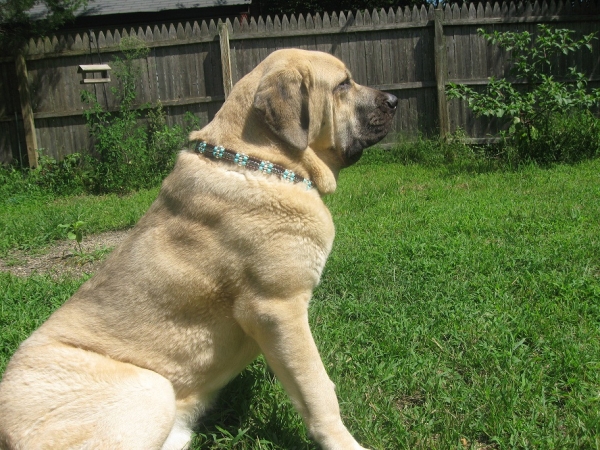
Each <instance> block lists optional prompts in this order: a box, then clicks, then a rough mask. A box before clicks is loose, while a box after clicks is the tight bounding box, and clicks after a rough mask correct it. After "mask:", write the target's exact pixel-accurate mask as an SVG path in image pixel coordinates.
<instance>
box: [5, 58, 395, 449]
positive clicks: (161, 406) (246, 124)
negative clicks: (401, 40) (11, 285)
mask: <svg viewBox="0 0 600 450" xmlns="http://www.w3.org/2000/svg"><path fill="white" fill-rule="evenodd" d="M396 104H397V99H396V97H394V96H393V95H390V94H385V93H383V92H380V91H376V90H373V89H370V88H367V87H363V86H359V85H357V84H356V83H354V81H352V78H351V76H350V73H349V72H348V70H347V69H346V68H345V66H344V65H343V64H342V62H341V61H339V60H338V59H336V58H334V57H333V56H330V55H328V54H325V53H320V52H308V51H304V50H282V51H277V52H275V53H273V54H271V55H270V56H269V57H268V58H266V59H265V60H264V61H263V62H262V63H261V64H260V65H258V66H257V67H256V68H255V69H254V70H253V71H252V72H251V73H250V74H248V75H247V76H246V77H244V78H243V79H242V80H241V81H240V82H239V83H238V84H237V85H236V86H235V88H234V89H233V91H232V92H231V95H230V97H229V98H228V100H227V101H226V102H225V104H224V105H223V107H222V108H221V110H220V111H219V112H218V114H217V115H216V116H215V118H214V120H213V121H212V122H211V123H209V124H208V125H207V126H206V127H205V128H204V129H202V130H200V131H197V132H194V133H192V135H191V140H192V141H193V142H194V148H195V149H196V152H195V151H194V150H188V151H184V152H182V153H181V154H180V156H179V158H178V161H177V164H176V166H175V168H174V170H173V172H172V173H171V174H170V175H169V176H168V177H167V179H166V180H165V181H164V183H163V186H162V189H161V191H160V194H159V196H158V199H157V200H156V201H155V202H154V204H153V205H152V206H151V208H150V210H149V211H148V212H147V213H146V215H145V216H144V217H143V218H142V219H141V220H140V222H139V223H138V224H137V226H136V227H135V228H134V229H133V230H132V231H131V233H130V235H129V236H128V238H127V240H126V241H124V242H123V243H122V244H121V245H120V246H119V247H118V248H117V249H116V250H114V252H113V253H112V254H111V256H110V258H109V259H108V260H107V261H106V263H105V264H104V266H103V267H102V269H101V270H100V271H99V272H98V273H97V274H96V275H95V276H94V277H93V278H92V279H90V280H89V281H87V282H86V283H85V284H84V285H83V286H82V287H81V288H80V289H79V291H77V293H75V295H74V296H73V297H72V298H71V299H70V300H69V301H67V302H66V303H65V304H64V305H63V306H62V307H61V308H60V309H58V310H57V311H56V312H55V313H54V314H53V315H52V316H51V317H50V318H49V319H48V321H47V322H46V323H44V324H43V325H42V326H41V327H40V328H39V329H38V330H37V331H36V332H35V333H34V334H33V335H32V336H31V337H30V338H29V339H27V340H26V341H25V342H24V343H23V344H22V345H21V346H20V348H19V349H18V350H17V352H16V353H15V355H14V356H13V358H12V359H11V361H10V363H9V365H8V368H7V370H6V372H5V374H4V378H3V380H2V383H1V384H0V447H1V448H2V449H33V450H40V449H73V448H77V449H111V450H114V449H124V450H133V449H140V450H149V449H161V448H162V449H177V450H179V449H181V448H185V447H186V446H187V445H188V444H189V440H190V437H191V434H192V427H193V425H194V423H195V421H196V420H197V419H198V417H199V416H200V415H201V414H202V412H203V411H204V410H205V409H206V408H207V407H208V406H209V405H210V403H211V401H212V400H213V399H214V398H215V396H216V394H217V392H218V391H219V389H221V388H222V387H223V386H225V384H227V383H228V382H229V381H230V380H231V379H232V378H233V377H235V376H236V375H237V374H238V373H239V372H240V371H241V370H242V369H243V368H244V367H245V366H246V365H247V364H249V363H250V362H251V361H252V360H253V359H254V358H256V357H257V355H259V354H260V353H261V352H262V353H263V354H264V356H265V358H266V360H267V361H268V363H269V365H270V367H271V368H272V370H273V371H274V372H275V374H276V376H277V378H278V379H279V380H280V382H281V383H282V385H283V386H284V388H285V390H286V391H287V393H288V394H289V396H290V398H291V399H292V402H293V404H294V406H295V407H296V409H297V410H298V411H299V413H300V414H301V415H302V418H303V419H304V422H305V423H306V426H307V428H308V430H309V432H310V435H311V436H312V437H313V438H314V439H315V440H316V441H317V442H318V443H319V444H320V445H321V447H322V448H324V449H328V450H333V449H337V450H350V449H354V450H356V449H362V447H361V446H360V445H359V444H358V443H357V442H356V441H355V440H354V439H353V438H352V436H351V435H350V433H349V432H348V431H347V430H346V428H345V427H344V425H343V424H342V420H341V418H340V412H339V408H338V402H337V399H336V395H335V392H334V385H333V383H332V382H331V381H330V380H329V378H328V376H327V374H326V372H325V368H324V367H323V364H322V363H321V359H320V357H319V354H318V352H317V348H316V346H315V343H314V341H313V339H312V336H311V332H310V329H309V325H308V315H307V309H308V303H309V300H310V297H311V294H312V291H313V289H314V288H315V286H316V285H317V283H318V282H319V278H320V276H321V271H322V270H323V266H324V265H325V260H326V259H327V256H328V254H329V251H330V249H331V245H332V241H333V236H334V227H333V222H332V220H331V216H330V213H329V211H328V210H327V208H326V207H325V205H324V204H323V202H322V200H321V197H320V195H322V194H327V193H330V192H333V191H334V190H335V188H336V177H337V174H338V172H339V170H340V169H341V168H343V167H346V166H348V165H350V164H352V163H353V162H355V161H357V160H358V158H359V157H360V155H361V152H362V149H363V148H364V147H367V146H369V145H371V144H373V143H375V142H377V141H379V140H380V139H381V138H382V137H383V136H384V135H385V134H386V133H387V131H388V129H389V126H390V123H391V120H392V117H393V115H394V112H395V109H396ZM200 141H205V142H207V143H208V144H210V145H208V146H204V145H203V144H201V143H200ZM212 145H215V146H223V147H224V148H225V149H231V150H232V151H233V153H229V152H228V151H226V150H221V149H220V148H217V149H213V147H212ZM235 152H238V153H243V154H245V155H249V156H250V157H251V158H244V155H243V154H242V155H238V156H237V157H236V156H235ZM213 153H214V155H213ZM255 158H257V159H255ZM258 160H265V161H263V162H262V166H261V163H260V161H258ZM269 162H270V163H274V165H273V166H270V165H269V164H270V163H269ZM279 166H282V167H283V168H285V169H287V170H286V171H285V172H284V171H283V169H279ZM290 171H293V173H292V172H290ZM269 172H270V174H269ZM309 180H310V181H309ZM297 181H301V182H300V183H298V182H297ZM311 184H312V188H311Z"/></svg>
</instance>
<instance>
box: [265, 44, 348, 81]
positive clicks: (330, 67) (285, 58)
mask: <svg viewBox="0 0 600 450" xmlns="http://www.w3.org/2000/svg"><path fill="white" fill-rule="evenodd" d="M264 63H265V64H266V65H267V66H269V67H271V68H275V67H277V68H290V67H296V68H298V69H299V70H302V69H303V68H305V67H310V68H311V69H312V71H313V72H314V73H315V75H317V76H321V75H322V76H332V75H334V76H335V77H336V78H337V77H338V76H341V77H342V78H343V77H346V76H349V75H350V73H349V71H348V69H347V68H346V65H345V64H344V63H343V62H342V61H340V60H339V59H338V58H336V57H335V56H333V55H330V54H329V53H325V52H318V51H310V50H302V49H298V48H293V49H283V50H277V51H275V52H273V53H271V54H270V55H269V56H268V57H267V58H266V59H265V61H264Z"/></svg>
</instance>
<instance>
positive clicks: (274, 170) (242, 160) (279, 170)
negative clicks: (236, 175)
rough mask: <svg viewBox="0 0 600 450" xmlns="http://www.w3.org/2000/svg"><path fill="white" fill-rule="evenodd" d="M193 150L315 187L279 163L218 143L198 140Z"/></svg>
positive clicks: (308, 187) (308, 186)
mask: <svg viewBox="0 0 600 450" xmlns="http://www.w3.org/2000/svg"><path fill="white" fill-rule="evenodd" d="M194 151H195V152H196V153H199V154H201V155H204V156H206V157H207V158H210V159H214V160H225V161H228V162H231V163H233V164H236V165H238V166H240V167H247V168H248V169H251V170H258V171H259V172H262V173H266V174H273V175H276V176H278V177H279V178H281V179H282V180H285V181H289V182H290V183H303V184H304V185H305V186H306V190H309V189H312V188H315V189H316V188H317V186H316V185H315V183H313V182H312V181H310V180H309V179H308V178H303V177H301V176H300V175H296V174H295V173H294V172H292V171H291V170H288V169H286V168H285V167H282V166H280V165H279V164H273V163H272V162H270V161H264V160H262V159H258V158H254V157H253V156H248V155H246V154H244V153H237V152H234V151H231V150H227V149H226V148H223V147H221V146H220V145H216V146H215V145H211V144H207V143H206V142H204V141H198V142H197V143H196V145H195V146H194Z"/></svg>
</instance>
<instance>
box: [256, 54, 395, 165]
mask: <svg viewBox="0 0 600 450" xmlns="http://www.w3.org/2000/svg"><path fill="white" fill-rule="evenodd" d="M263 64H264V65H265V66H266V67H265V70H264V72H263V74H262V77H261V78H260V82H259V85H258V88H257V90H256V93H255V95H254V102H253V106H254V108H255V109H256V110H257V111H258V112H259V113H260V115H261V117H262V118H263V120H264V122H265V124H267V126H268V127H269V128H270V130H271V132H272V133H273V134H274V135H275V136H277V137H278V138H279V139H280V140H281V141H282V142H283V143H285V144H287V145H289V146H290V147H291V148H293V149H295V150H298V151H304V150H305V149H307V148H308V147H310V148H311V149H313V150H314V151H315V152H317V153H318V154H322V153H323V152H332V151H333V153H334V154H335V155H336V158H335V159H337V160H338V165H339V166H340V168H341V167H346V166H349V165H351V164H353V163H355V162H356V161H358V159H359V158H360V156H361V154H362V150H363V149H364V148H366V147H369V146H371V145H373V144H375V143H377V142H379V141H380V140H381V139H382V138H383V137H384V136H385V135H386V134H387V132H388V131H389V128H390V125H391V123H392V118H393V117H394V113H395V111H396V105H397V103H398V99H397V98H396V97H395V96H393V95H391V94H387V93H385V92H381V91H378V90H375V89H371V88H368V87H366V86H361V85H359V84H357V83H356V82H355V81H354V80H353V79H352V75H351V74H350V72H349V71H348V69H347V68H346V66H345V65H344V64H343V63H342V62H341V61H340V60H339V59H337V58H335V57H334V56H331V55H329V54H327V53H322V52H312V51H305V50H297V49H289V50H280V51H277V52H274V53H272V54H271V55H270V56H269V57H268V58H267V59H266V60H265V61H264V62H263ZM330 156H331V155H330ZM329 159H332V158H329Z"/></svg>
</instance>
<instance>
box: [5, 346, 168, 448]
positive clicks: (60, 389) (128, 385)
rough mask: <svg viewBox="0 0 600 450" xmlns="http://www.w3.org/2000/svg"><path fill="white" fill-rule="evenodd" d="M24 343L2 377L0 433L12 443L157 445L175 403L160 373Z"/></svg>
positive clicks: (37, 445) (63, 348)
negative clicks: (23, 346)
mask: <svg viewBox="0 0 600 450" xmlns="http://www.w3.org/2000/svg"><path fill="white" fill-rule="evenodd" d="M26 347H28V348H25V349H20V350H19V351H18V352H17V354H15V357H14V358H13V360H12V361H11V363H10V365H9V367H8V370H7V372H6V374H5V378H4V379H3V382H2V384H1V385H0V407H1V409H2V416H3V417H1V418H0V435H2V436H4V439H5V440H8V442H10V443H11V445H13V446H14V447H15V448H32V449H33V448H35V449H40V450H41V449H57V448H60V449H65V450H66V449H111V450H120V449H123V450H136V449H139V450H152V449H155V450H159V449H161V448H162V447H163V444H164V443H165V441H166V440H167V437H168V436H169V433H171V430H172V429H173V427H174V424H175V418H176V411H177V407H176V400H175V392H174V390H173V386H172V385H171V383H170V382H169V381H168V380H167V379H166V378H164V377H162V376H161V375H159V374H158V373H156V372H153V371H150V370H146V369H143V368H140V367H137V366H134V365H132V364H128V363H123V362H119V361H115V360H113V359H111V358H108V357H106V356H103V355H100V354H98V353H94V352H89V351H86V350H83V349H79V348H74V347H70V346H64V345H60V344H59V345H52V346H50V345H42V346H27V345H26ZM25 394H27V395H25Z"/></svg>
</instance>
